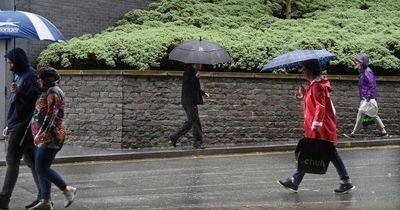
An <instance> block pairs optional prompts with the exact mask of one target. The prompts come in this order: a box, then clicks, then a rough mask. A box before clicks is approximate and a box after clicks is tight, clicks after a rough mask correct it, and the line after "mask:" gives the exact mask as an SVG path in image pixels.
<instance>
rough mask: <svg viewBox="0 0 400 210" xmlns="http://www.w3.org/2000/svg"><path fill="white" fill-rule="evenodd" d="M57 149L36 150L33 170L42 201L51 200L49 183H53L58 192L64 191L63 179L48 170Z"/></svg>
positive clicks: (51, 170)
mask: <svg viewBox="0 0 400 210" xmlns="http://www.w3.org/2000/svg"><path fill="white" fill-rule="evenodd" d="M58 151H60V150H59V149H48V148H36V149H35V169H36V173H37V175H38V177H39V184H40V194H41V196H42V198H43V199H50V198H51V183H54V184H55V185H56V186H57V187H58V188H59V189H60V190H65V188H66V187H67V184H66V183H65V181H64V179H63V178H62V177H61V176H60V175H59V174H58V173H57V172H56V171H54V170H53V169H51V168H50V166H51V164H52V163H53V161H54V158H55V157H56V155H57V152H58Z"/></svg>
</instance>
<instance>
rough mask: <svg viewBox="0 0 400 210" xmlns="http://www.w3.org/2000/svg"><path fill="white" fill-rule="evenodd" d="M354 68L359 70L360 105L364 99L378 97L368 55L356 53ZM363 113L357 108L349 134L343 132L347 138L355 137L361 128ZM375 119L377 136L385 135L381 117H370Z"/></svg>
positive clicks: (386, 134)
mask: <svg viewBox="0 0 400 210" xmlns="http://www.w3.org/2000/svg"><path fill="white" fill-rule="evenodd" d="M355 63H356V68H357V70H358V72H359V80H358V94H359V96H360V101H361V102H360V107H361V105H362V104H363V103H364V101H365V100H367V101H369V100H371V99H375V100H377V99H378V87H377V85H376V80H375V76H374V72H372V70H371V68H369V67H368V65H369V58H368V55H367V54H365V53H361V54H359V55H357V57H356V59H355ZM364 117H365V114H364V113H363V112H362V111H360V109H359V110H358V113H357V119H356V124H355V125H354V129H353V131H352V132H351V133H350V134H344V135H345V136H346V137H348V138H355V137H356V136H357V135H358V134H359V131H360V129H361V126H362V122H363V120H364ZM372 119H373V120H374V121H375V124H376V125H377V127H378V129H379V134H378V136H380V137H385V136H388V133H387V132H386V130H385V126H384V125H383V122H382V120H381V118H380V117H379V116H378V115H376V116H375V117H372Z"/></svg>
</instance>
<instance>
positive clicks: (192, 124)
mask: <svg viewBox="0 0 400 210" xmlns="http://www.w3.org/2000/svg"><path fill="white" fill-rule="evenodd" d="M182 106H183V109H184V110H185V112H186V117H187V120H186V121H185V122H184V123H183V125H182V127H180V128H179V129H178V130H177V131H175V133H174V134H172V135H171V138H172V139H173V140H178V139H179V138H180V137H181V136H183V135H185V134H186V133H187V132H189V131H190V129H192V128H193V138H194V139H193V146H197V145H199V144H202V143H203V131H202V129H201V123H200V118H199V110H198V108H197V105H182Z"/></svg>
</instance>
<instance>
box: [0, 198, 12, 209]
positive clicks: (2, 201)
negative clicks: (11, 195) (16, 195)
mask: <svg viewBox="0 0 400 210" xmlns="http://www.w3.org/2000/svg"><path fill="white" fill-rule="evenodd" d="M9 203H10V199H8V198H5V197H4V196H1V195H0V209H9V207H8V204H9Z"/></svg>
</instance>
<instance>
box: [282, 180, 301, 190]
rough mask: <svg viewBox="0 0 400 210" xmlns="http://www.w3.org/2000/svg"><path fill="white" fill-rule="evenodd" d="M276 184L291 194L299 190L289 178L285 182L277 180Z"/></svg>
mask: <svg viewBox="0 0 400 210" xmlns="http://www.w3.org/2000/svg"><path fill="white" fill-rule="evenodd" d="M277 182H278V184H280V185H282V186H283V187H285V188H286V189H288V190H290V191H292V192H297V189H299V186H297V185H296V184H295V183H293V182H292V179H291V178H287V179H286V181H281V180H278V181H277Z"/></svg>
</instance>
